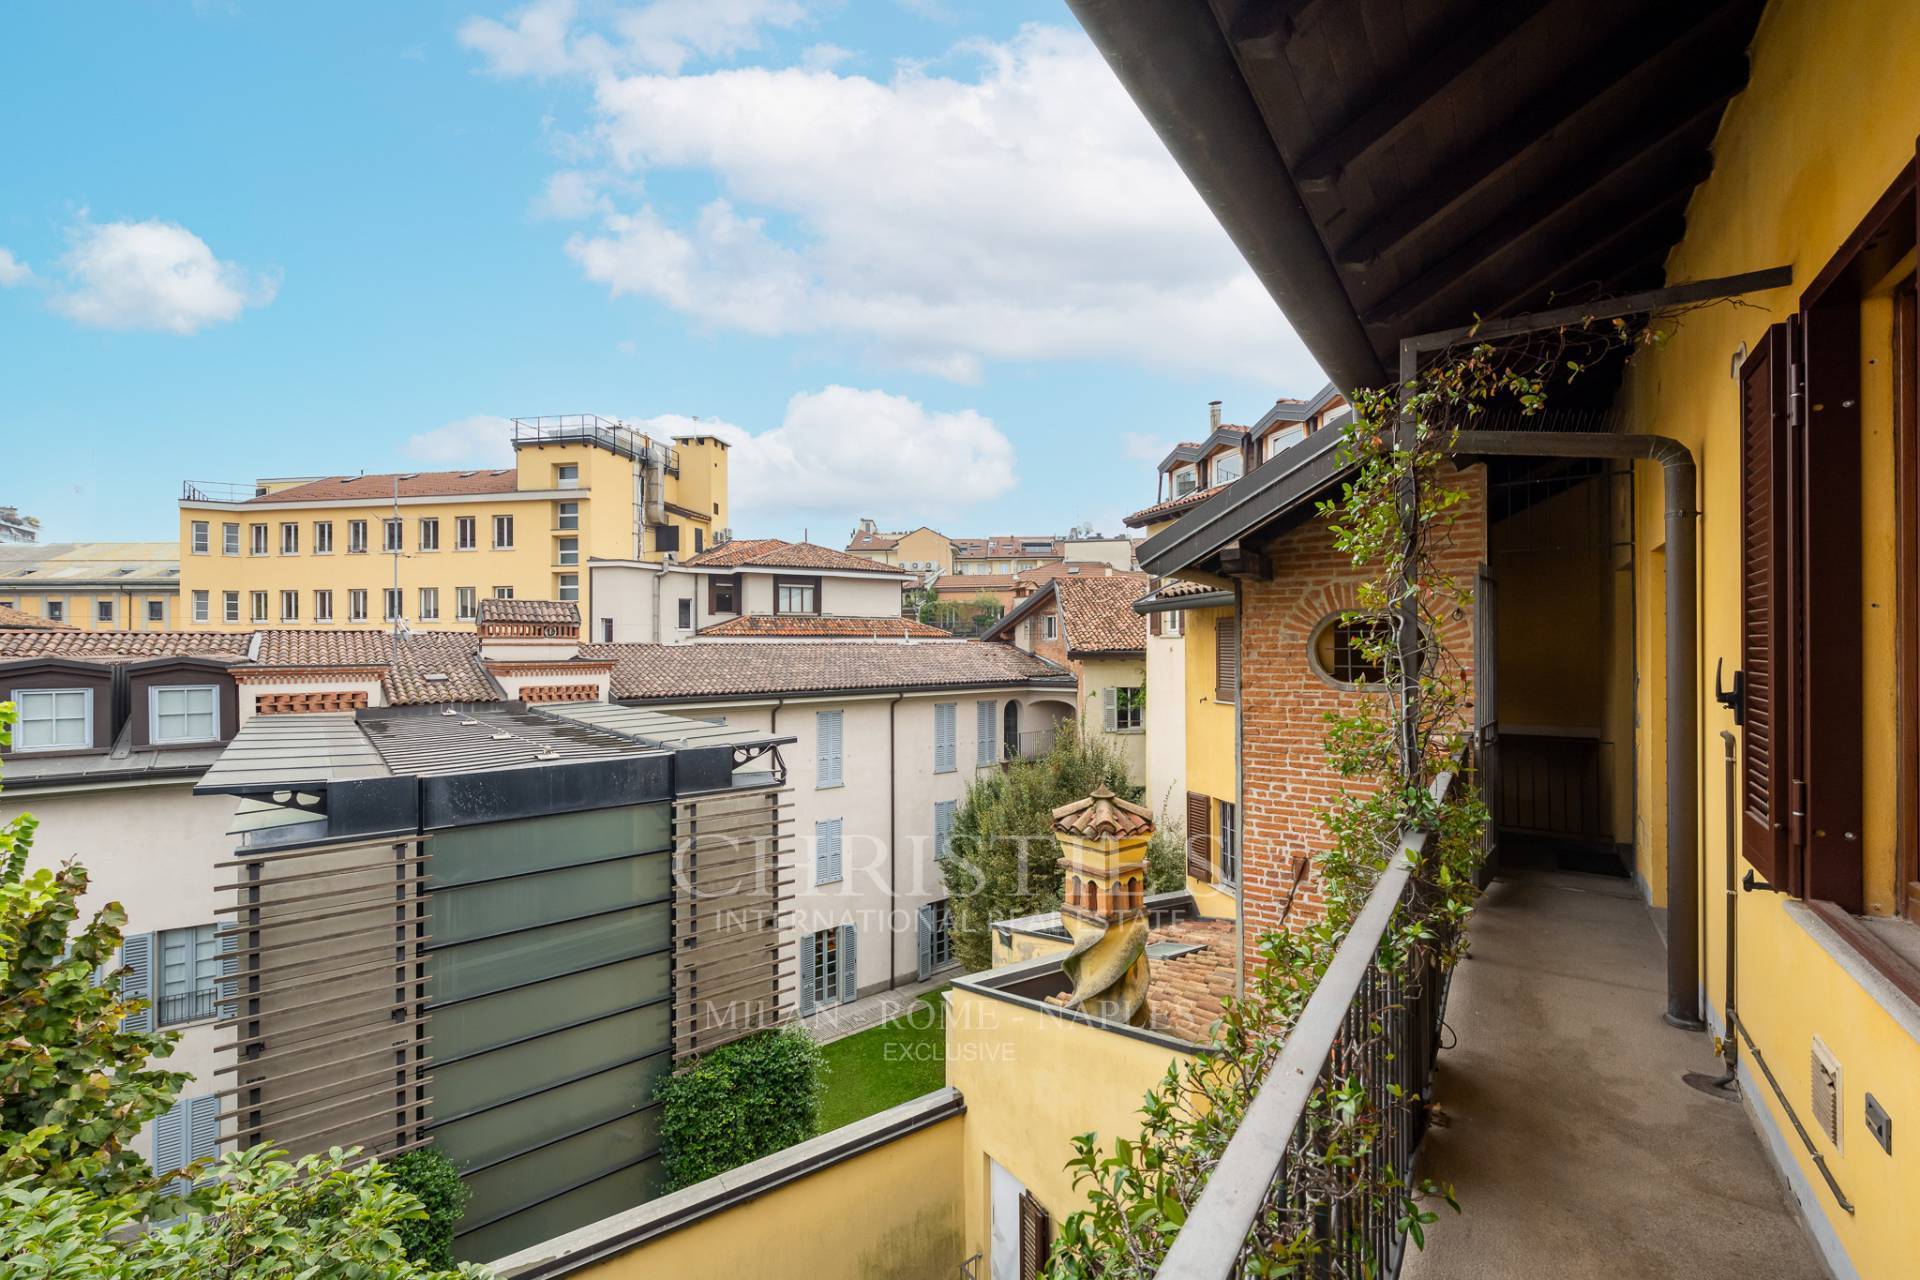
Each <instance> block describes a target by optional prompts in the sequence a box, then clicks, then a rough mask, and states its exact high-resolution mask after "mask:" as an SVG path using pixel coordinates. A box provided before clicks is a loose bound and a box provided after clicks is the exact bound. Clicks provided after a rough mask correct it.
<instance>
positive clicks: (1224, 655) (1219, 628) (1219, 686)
mask: <svg viewBox="0 0 1920 1280" xmlns="http://www.w3.org/2000/svg"><path fill="white" fill-rule="evenodd" d="M1213 700H1214V701H1215V702H1220V703H1225V704H1227V705H1228V706H1231V705H1233V704H1234V703H1236V702H1238V701H1240V620H1239V619H1238V618H1217V619H1215V620H1214V624H1213Z"/></svg>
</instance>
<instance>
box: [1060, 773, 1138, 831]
mask: <svg viewBox="0 0 1920 1280" xmlns="http://www.w3.org/2000/svg"><path fill="white" fill-rule="evenodd" d="M1053 829H1054V830H1055V831H1065V832H1068V833H1070V834H1072V835H1077V836H1092V837H1099V836H1137V835H1140V834H1142V833H1144V832H1149V831H1152V830H1153V811H1152V810H1150V809H1145V808H1142V807H1141V806H1140V805H1137V804H1134V803H1132V802H1130V801H1127V800H1122V799H1121V798H1120V797H1119V796H1117V795H1115V794H1113V792H1111V791H1109V790H1107V788H1106V787H1105V786H1104V785H1103V786H1101V787H1100V788H1099V789H1097V790H1096V791H1095V792H1094V793H1093V794H1092V795H1090V796H1087V797H1085V798H1084V799H1080V800H1074V801H1072V802H1070V803H1068V804H1063V805H1061V806H1060V807H1059V808H1058V809H1055V810H1054V811H1053Z"/></svg>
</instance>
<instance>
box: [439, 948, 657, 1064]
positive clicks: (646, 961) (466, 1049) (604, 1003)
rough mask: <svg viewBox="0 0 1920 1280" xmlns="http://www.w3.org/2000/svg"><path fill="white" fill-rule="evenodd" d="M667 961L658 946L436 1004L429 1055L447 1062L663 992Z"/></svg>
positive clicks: (619, 1007) (552, 1029) (553, 1029)
mask: <svg viewBox="0 0 1920 1280" xmlns="http://www.w3.org/2000/svg"><path fill="white" fill-rule="evenodd" d="M672 967H673V961H672V958H671V957H670V956H668V955H666V954H665V953H664V952H663V953H661V954H660V955H654V956H642V957H640V958H639V959H638V960H622V961H619V962H618V963H615V964H608V965H602V966H600V967H599V968H598V969H588V970H586V971H585V972H583V973H570V974H567V975H566V976H565V977H560V978H551V979H548V980H547V981H545V982H536V983H534V984H533V985H531V986H526V987H515V988H514V989H513V990H511V991H502V992H498V993H497V994H494V995H490V996H480V997H479V998H477V999H474V1000H463V1001H461V1002H460V1003H459V1004H455V1005H447V1006H443V1007H440V1008H436V1009H435V1010H434V1011H433V1056H434V1058H435V1059H436V1060H437V1061H440V1062H451V1061H453V1060H454V1059H456V1058H464V1057H467V1056H468V1055H469V1054H475V1053H484V1052H485V1051H486V1050H488V1049H497V1048H499V1047H500V1046H501V1045H503V1044H506V1043H507V1042H508V1041H510V1040H514V1039H516V1038H518V1037H520V1036H530V1035H539V1034H541V1033H542V1032H547V1031H555V1030H558V1029H559V1028H561V1027H564V1026H567V1025H569V1024H570V1023H574V1022H578V1021H579V1020H580V1019H581V1018H583V1017H588V1016H591V1014H592V1013H594V1012H598V1011H602V1010H611V1009H622V1008H625V1007H626V1006H628V1005H633V1004H639V1003H640V1002H641V1001H643V1000H648V999H651V998H653V997H654V996H664V995H666V994H667V992H668V990H669V983H671V981H672V976H671V971H672Z"/></svg>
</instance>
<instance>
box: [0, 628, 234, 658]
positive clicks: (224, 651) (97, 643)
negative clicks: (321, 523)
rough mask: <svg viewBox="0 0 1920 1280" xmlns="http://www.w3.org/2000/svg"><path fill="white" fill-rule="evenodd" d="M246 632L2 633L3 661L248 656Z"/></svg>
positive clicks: (0, 636) (67, 631)
mask: <svg viewBox="0 0 1920 1280" xmlns="http://www.w3.org/2000/svg"><path fill="white" fill-rule="evenodd" d="M251 639H252V636H251V635H249V634H248V633H247V632H245V631H78V630H75V629H73V628H71V627H69V628H68V629H66V630H64V631H54V630H44V629H43V630H39V631H11V630H9V631H0V660H7V659H13V658H75V659H79V660H81V661H85V662H137V661H139V660H140V659H142V658H173V657H193V658H236V659H237V658H245V657H246V656H247V645H248V642H249V641H250V640H251Z"/></svg>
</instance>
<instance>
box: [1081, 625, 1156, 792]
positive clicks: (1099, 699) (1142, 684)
mask: <svg viewBox="0 0 1920 1280" xmlns="http://www.w3.org/2000/svg"><path fill="white" fill-rule="evenodd" d="M1146 687H1147V660H1146V658H1145V656H1144V655H1143V656H1141V657H1138V658H1082V659H1080V689H1079V706H1078V708H1077V709H1076V712H1075V714H1077V715H1078V716H1079V718H1080V723H1081V724H1083V725H1085V726H1086V729H1087V732H1089V733H1092V734H1097V735H1099V738H1100V740H1101V741H1102V742H1104V743H1106V744H1107V745H1108V746H1109V747H1112V748H1113V749H1114V751H1116V752H1118V753H1119V755H1120V758H1121V759H1122V760H1125V761H1126V762H1127V777H1128V778H1129V779H1131V780H1132V781H1133V782H1135V783H1138V784H1141V785H1144V784H1145V783H1146V781H1147V738H1146V731H1145V729H1144V728H1142V729H1136V730H1128V731H1125V732H1120V733H1109V732H1108V731H1107V728H1106V710H1107V708H1106V701H1105V700H1106V697H1107V691H1108V690H1109V689H1122V688H1124V689H1145V688H1146ZM1152 719H1153V708H1152V707H1148V708H1147V712H1146V715H1145V717H1144V718H1143V719H1142V725H1143V726H1144V725H1146V724H1148V723H1150V722H1151V721H1152Z"/></svg>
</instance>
